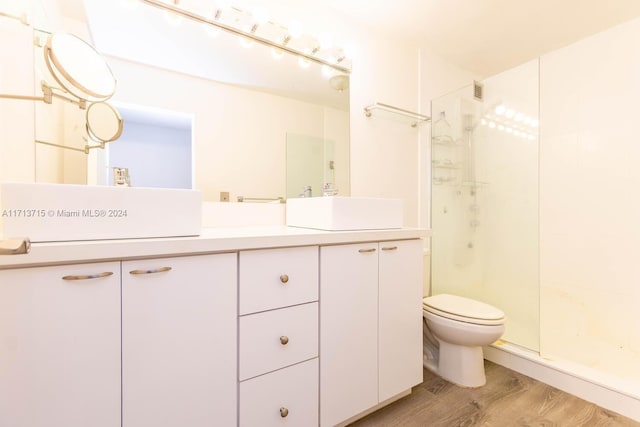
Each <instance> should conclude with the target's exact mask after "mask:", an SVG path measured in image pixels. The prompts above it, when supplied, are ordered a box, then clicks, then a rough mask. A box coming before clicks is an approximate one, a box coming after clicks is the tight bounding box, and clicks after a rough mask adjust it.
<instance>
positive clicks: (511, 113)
mask: <svg viewBox="0 0 640 427" xmlns="http://www.w3.org/2000/svg"><path fill="white" fill-rule="evenodd" d="M515 114H516V112H515V111H513V110H512V109H511V108H509V109H508V110H507V111H505V113H504V115H505V116H506V117H507V119H510V118H512V117H513V116H514V115H515Z"/></svg>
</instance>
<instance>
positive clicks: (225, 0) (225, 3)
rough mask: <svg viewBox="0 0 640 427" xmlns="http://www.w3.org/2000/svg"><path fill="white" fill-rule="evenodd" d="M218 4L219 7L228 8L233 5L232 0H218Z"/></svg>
mask: <svg viewBox="0 0 640 427" xmlns="http://www.w3.org/2000/svg"><path fill="white" fill-rule="evenodd" d="M216 4H217V5H218V9H221V10H226V9H229V7H231V0H217V1H216Z"/></svg>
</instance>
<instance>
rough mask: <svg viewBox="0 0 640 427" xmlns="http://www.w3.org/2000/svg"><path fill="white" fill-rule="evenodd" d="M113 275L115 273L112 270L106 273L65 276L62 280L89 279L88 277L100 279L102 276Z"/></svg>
mask: <svg viewBox="0 0 640 427" xmlns="http://www.w3.org/2000/svg"><path fill="white" fill-rule="evenodd" d="M112 275H113V273H112V272H111V271H105V272H104V273H98V274H82V275H78V276H64V277H63V278H62V280H88V279H98V278H100V277H109V276H112Z"/></svg>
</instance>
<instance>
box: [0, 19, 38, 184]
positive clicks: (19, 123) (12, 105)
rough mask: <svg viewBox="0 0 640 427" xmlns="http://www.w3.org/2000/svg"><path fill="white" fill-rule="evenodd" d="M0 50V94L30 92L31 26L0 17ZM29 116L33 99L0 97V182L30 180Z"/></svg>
mask: <svg viewBox="0 0 640 427" xmlns="http://www.w3.org/2000/svg"><path fill="white" fill-rule="evenodd" d="M0 52H2V57H3V60H2V62H1V63H0V93H3V94H12V95H22V96H31V95H34V87H33V44H32V37H31V28H29V27H26V26H24V25H22V24H21V23H20V22H18V21H15V20H12V19H8V18H2V19H0ZM37 95H40V94H37ZM33 117H34V102H33V101H25V100H15V99H0V181H21V182H33V180H34V150H35V148H34V144H33V140H34V128H33Z"/></svg>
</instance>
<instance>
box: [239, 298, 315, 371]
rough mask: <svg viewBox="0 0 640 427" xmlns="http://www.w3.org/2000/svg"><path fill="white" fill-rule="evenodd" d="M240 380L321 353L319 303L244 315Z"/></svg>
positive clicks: (241, 326)
mask: <svg viewBox="0 0 640 427" xmlns="http://www.w3.org/2000/svg"><path fill="white" fill-rule="evenodd" d="M239 335H240V356H239V357H240V374H239V375H240V381H243V380H246V379H248V378H252V377H255V376H258V375H262V374H264V373H267V372H270V371H274V370H276V369H280V368H284V367H285V366H289V365H293V364H294V363H298V362H302V361H304V360H308V359H312V358H314V357H317V356H318V303H317V302H314V303H309V304H303V305H297V306H294V307H288V308H283V309H280V310H272V311H266V312H264V313H258V314H251V315H248V316H243V317H241V318H240V334H239Z"/></svg>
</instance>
